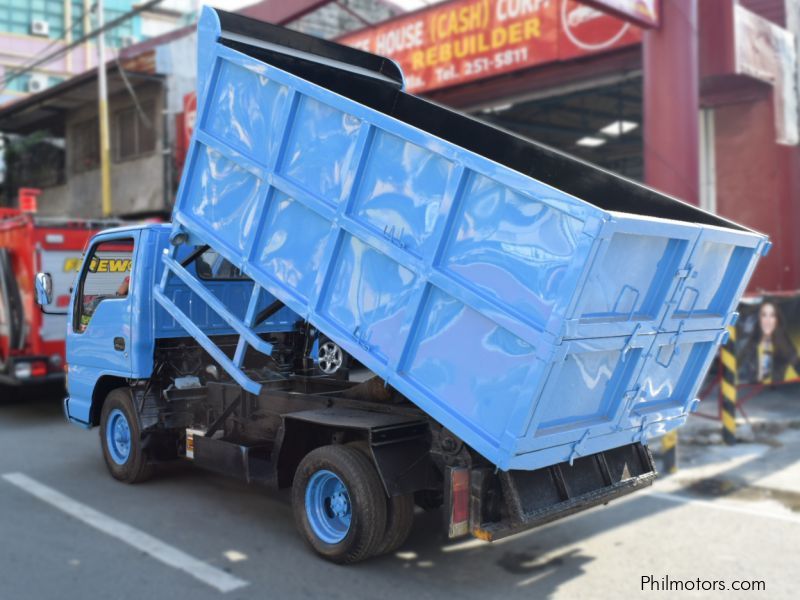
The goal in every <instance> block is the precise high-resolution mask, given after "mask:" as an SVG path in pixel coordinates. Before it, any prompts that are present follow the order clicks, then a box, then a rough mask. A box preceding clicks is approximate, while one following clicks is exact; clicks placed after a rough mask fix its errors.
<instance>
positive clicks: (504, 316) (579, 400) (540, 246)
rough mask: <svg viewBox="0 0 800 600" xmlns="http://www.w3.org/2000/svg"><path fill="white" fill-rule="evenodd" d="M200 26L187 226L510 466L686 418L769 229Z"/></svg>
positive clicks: (182, 196) (555, 458) (621, 440)
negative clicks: (443, 119) (636, 208)
mask: <svg viewBox="0 0 800 600" xmlns="http://www.w3.org/2000/svg"><path fill="white" fill-rule="evenodd" d="M215 28H216V29H215ZM200 29H201V38H200V40H199V44H200V45H201V47H202V49H203V50H202V51H203V53H204V61H205V64H206V67H207V69H208V72H209V73H211V75H210V76H209V78H208V81H207V83H206V85H205V87H204V90H205V91H204V94H203V95H202V96H201V98H200V103H199V112H200V118H199V121H198V122H199V126H198V128H197V130H196V132H195V137H194V140H193V144H192V148H191V151H190V156H189V160H188V163H187V168H186V171H185V173H184V178H183V181H182V183H181V189H180V190H179V193H178V199H177V203H176V208H175V212H174V217H175V221H176V228H177V229H184V230H186V231H188V232H189V234H190V236H191V238H192V240H194V241H197V242H203V243H208V244H210V245H211V246H212V247H213V248H214V249H215V250H217V251H218V252H220V253H221V254H222V255H223V256H225V257H226V258H227V259H228V260H230V261H232V262H233V263H235V264H237V265H238V266H240V268H242V270H243V271H244V272H245V273H247V274H248V275H249V276H250V277H252V278H253V279H254V280H255V282H256V284H257V285H259V286H261V287H262V288H263V289H264V290H265V291H266V292H267V293H268V294H270V295H272V296H274V297H275V298H278V299H280V300H281V301H283V302H284V303H285V304H286V305H287V306H288V307H289V308H290V309H291V310H293V311H295V312H296V313H298V314H300V315H302V316H303V317H304V318H307V319H308V320H309V321H311V322H312V323H313V324H314V325H315V326H316V327H318V328H319V329H320V330H321V331H322V332H324V333H325V334H326V335H327V336H329V337H331V338H332V339H334V340H335V341H336V342H337V343H338V344H340V345H341V346H342V347H343V348H344V349H345V350H346V351H348V352H349V353H350V354H352V355H353V356H355V357H356V358H357V359H358V360H359V361H361V362H362V363H364V364H365V365H366V366H367V367H369V368H371V369H372V370H373V371H375V372H376V373H377V374H378V375H380V376H381V377H383V378H384V379H385V380H386V381H387V382H388V383H390V384H391V385H393V386H395V387H396V388H397V389H398V390H400V391H401V392H402V393H403V394H405V395H406V396H407V397H408V398H409V399H411V400H412V401H413V402H415V403H416V404H418V405H419V406H420V407H421V408H423V409H424V410H425V411H427V412H428V413H429V414H430V415H431V416H432V417H433V418H435V419H437V420H438V421H440V422H441V423H442V424H443V425H445V426H446V427H448V428H449V429H451V430H452V431H454V432H455V433H456V434H457V435H459V436H460V437H461V438H462V439H464V440H465V441H466V442H467V443H468V444H470V445H471V446H472V447H473V448H475V449H476V450H477V451H479V452H480V453H482V454H483V455H484V456H485V457H486V458H488V459H489V460H491V461H492V462H494V463H495V464H496V465H498V466H499V467H500V468H504V469H505V468H511V467H514V468H538V467H541V466H545V465H548V464H552V463H554V462H559V461H563V460H569V459H572V458H574V457H575V456H580V455H582V454H585V453H589V452H591V451H594V452H596V451H599V450H604V449H607V448H611V447H614V446H617V445H620V444H625V443H628V442H629V441H631V440H633V439H641V438H642V437H643V436H646V435H647V434H648V433H652V432H663V431H666V430H667V429H669V428H672V427H675V426H677V425H678V424H679V423H680V422H682V420H683V419H685V416H686V414H687V411H688V410H689V408H690V407H691V401H692V395H693V394H694V391H695V389H696V385H697V383H698V382H699V379H700V377H701V376H702V369H703V368H704V366H707V364H708V360H710V358H709V357H710V356H711V352H712V351H713V349H714V348H715V346H716V345H717V344H718V343H719V341H720V334H721V332H722V331H723V327H724V326H725V325H726V324H727V323H728V322H729V321H730V319H731V318H732V317H731V311H732V310H733V306H734V304H733V302H735V301H736V299H737V298H738V296H739V295H740V294H741V292H742V290H743V286H744V285H745V282H746V279H747V277H748V276H749V273H750V272H751V271H752V268H753V266H754V264H755V257H756V256H757V254H758V251H759V250H760V249H761V246H762V244H763V242H764V238H763V236H759V235H757V234H753V233H750V232H733V231H729V230H726V229H722V228H713V227H703V226H700V225H696V224H693V223H685V222H677V221H667V220H664V219H655V218H646V217H641V216H636V215H630V214H623V213H610V212H607V211H603V210H600V209H599V208H597V207H596V206H594V205H592V204H590V203H589V202H586V201H584V200H582V199H578V198H574V197H572V196H569V195H568V194H565V193H563V192H561V191H559V190H557V189H554V188H552V187H550V186H547V185H545V184H543V183H541V182H539V181H536V180H534V179H532V178H530V177H527V176H524V175H522V174H521V173H518V172H516V171H513V170H511V169H509V168H506V167H503V166H501V165H498V164H497V163H495V162H492V161H490V160H487V159H486V158H484V157H483V156H480V155H478V154H475V153H472V152H469V151H466V150H464V149H463V148H460V147H458V146H455V145H453V144H452V143H449V142H446V141H444V140H442V139H439V138H436V137H434V136H432V135H430V134H428V133H426V132H424V131H421V130H419V129H416V128H414V127H412V126H410V125H408V124H406V123H403V122H401V121H398V120H395V119H393V118H391V117H389V116H387V115H386V114H383V113H380V112H378V111H375V110H372V109H370V108H368V107H367V106H365V105H362V104H359V103H357V102H354V101H352V100H350V99H348V98H345V97H342V96H340V95H337V94H335V93H332V92H331V91H329V90H326V89H324V88H322V87H319V86H317V85H314V84H312V83H310V82H309V81H306V80H303V79H301V78H299V77H297V76H295V75H292V74H290V73H287V72H285V71H282V70H280V69H278V68H275V67H273V66H271V65H269V64H266V63H263V62H260V61H258V60H256V59H254V58H252V57H249V56H247V55H244V54H241V53H239V52H236V51H235V50H232V49H230V48H228V47H225V46H223V45H221V44H217V43H216V40H217V36H218V35H219V30H218V23H217V22H216V16H215V15H214V13H213V11H205V12H204V17H203V19H202V20H201V28H200ZM177 229H176V230H177ZM715 244H717V245H719V244H723V245H725V244H727V245H728V246H727V247H725V248H721V249H720V248H719V247H717V246H715ZM734 247H735V248H734ZM720 269H722V272H721V274H719V275H718V274H717V273H718V271H720ZM687 282H689V283H687ZM693 289H696V290H697V294H696V296H697V298H696V299H695V300H691V309H686V307H685V302H687V301H688V300H686V298H687V297H688V296H690V295H692V294H694V292H693V291H692V290H693ZM704 311H705V312H704ZM250 312H252V311H248V314H249V313H250ZM711 313H713V314H711ZM243 315H244V311H242V312H241V313H240V318H243V319H244V316H243ZM244 320H245V321H246V319H244ZM243 322H244V321H243ZM695 330H697V331H695ZM706 330H708V331H706ZM663 336H667V337H663ZM670 336H671V337H670ZM692 336H695V337H692ZM698 336H699V337H698ZM670 345H672V346H674V347H677V348H678V349H679V351H678V352H672V354H669V352H671V351H670V350H669V349H668V348H666V347H667V346H670ZM668 354H669V356H667V355H668ZM664 365H667V366H664ZM640 413H641V414H645V413H646V414H647V415H648V416H647V417H646V418H645V417H641V416H639V417H637V415H639V414H640Z"/></svg>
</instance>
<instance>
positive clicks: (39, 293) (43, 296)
mask: <svg viewBox="0 0 800 600" xmlns="http://www.w3.org/2000/svg"><path fill="white" fill-rule="evenodd" d="M52 301H53V278H52V277H51V276H50V273H37V274H36V304H38V305H39V306H42V307H44V306H47V305H49V304H50V303H51V302H52Z"/></svg>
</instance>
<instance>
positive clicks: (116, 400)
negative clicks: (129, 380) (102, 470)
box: [100, 388, 153, 483]
mask: <svg viewBox="0 0 800 600" xmlns="http://www.w3.org/2000/svg"><path fill="white" fill-rule="evenodd" d="M114 411H119V412H121V413H122V414H123V415H124V416H125V419H126V420H127V424H128V426H129V428H130V450H129V453H128V455H127V458H126V459H125V460H124V461H123V462H118V460H115V459H114V458H112V449H111V448H109V443H108V435H107V430H108V426H109V423H108V421H109V416H110V415H112V413H114ZM140 434H141V432H140V430H139V421H138V419H137V418H136V411H135V410H134V407H133V397H132V396H131V392H130V390H128V389H126V388H117V389H115V390H111V391H110V392H109V393H108V396H106V400H105V402H104V403H103V410H102V411H101V413H100V446H101V447H102V449H103V458H104V459H105V461H106V467H107V468H108V471H109V473H111V476H112V477H113V478H114V479H117V480H119V481H122V482H125V483H141V482H143V481H146V480H148V479H150V477H151V476H152V475H153V464H152V463H151V462H150V460H149V457H148V455H147V451H146V450H145V449H144V448H143V447H142V440H141V435H140Z"/></svg>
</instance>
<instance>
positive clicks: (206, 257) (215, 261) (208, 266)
mask: <svg viewBox="0 0 800 600" xmlns="http://www.w3.org/2000/svg"><path fill="white" fill-rule="evenodd" d="M195 265H196V267H195V268H196V269H197V276H198V277H199V278H200V279H212V280H213V279H216V280H224V279H228V280H231V279H233V280H243V279H249V278H248V277H247V275H245V274H244V273H242V272H241V271H240V270H239V269H238V268H237V267H235V266H234V265H233V264H232V263H230V262H228V261H227V260H226V259H224V258H222V257H221V256H220V255H219V254H217V253H216V252H214V251H213V250H206V251H205V252H203V253H202V254H201V255H200V256H198V257H197V260H196V261H195Z"/></svg>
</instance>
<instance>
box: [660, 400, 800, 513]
mask: <svg viewBox="0 0 800 600" xmlns="http://www.w3.org/2000/svg"><path fill="white" fill-rule="evenodd" d="M744 408H745V412H746V414H747V417H748V419H745V418H744V416H743V415H742V414H741V413H740V414H739V415H737V440H738V443H737V444H736V445H733V446H727V445H725V444H724V443H723V441H722V435H721V433H720V432H721V423H720V422H719V421H712V420H710V419H704V418H701V417H698V416H695V415H693V416H691V417H689V420H688V422H687V423H686V425H685V426H683V427H682V428H681V429H680V430H679V433H678V440H679V441H678V470H677V472H676V473H675V474H673V475H669V476H666V475H665V476H662V477H661V478H660V483H659V484H658V487H659V488H661V489H662V490H667V489H669V490H672V491H681V492H682V493H687V494H690V495H693V496H700V497H706V498H708V497H722V496H724V497H726V498H729V499H732V500H742V501H749V502H767V503H771V504H778V505H780V506H781V507H782V509H784V510H788V511H791V512H793V513H794V514H797V513H800V384H791V385H784V386H779V387H775V388H772V389H764V390H763V391H761V392H760V393H759V394H758V395H757V396H755V397H753V398H752V399H750V400H749V401H747V403H746V404H745V407H744ZM716 411H717V408H716V395H714V394H712V395H711V396H709V397H708V398H707V399H706V400H704V401H703V402H702V403H701V405H700V412H702V413H705V414H716ZM659 446H660V441H659V440H653V442H652V443H651V448H652V449H653V451H654V452H658V450H659ZM659 467H660V465H659ZM660 470H662V472H663V469H660Z"/></svg>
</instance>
